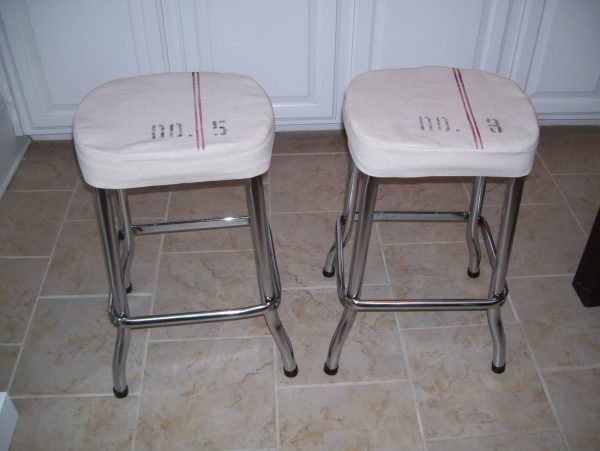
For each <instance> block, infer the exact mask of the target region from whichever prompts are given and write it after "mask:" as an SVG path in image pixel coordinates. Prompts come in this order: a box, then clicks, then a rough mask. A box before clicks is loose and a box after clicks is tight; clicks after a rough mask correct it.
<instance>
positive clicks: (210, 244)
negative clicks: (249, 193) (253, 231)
mask: <svg viewBox="0 0 600 451" xmlns="http://www.w3.org/2000/svg"><path fill="white" fill-rule="evenodd" d="M265 196H268V188H267V187H265ZM247 214H248V206H247V204H246V190H245V187H244V184H243V182H222V183H209V184H205V185H204V186H203V187H202V188H197V187H196V185H185V186H184V188H183V189H181V188H180V189H177V190H174V191H173V192H172V194H171V201H170V204H169V218H168V219H169V221H185V220H190V219H200V218H210V217H225V216H241V215H247ZM244 249H252V240H251V239H250V229H249V228H248V227H234V228H230V229H221V230H200V231H194V232H184V233H172V234H166V235H165V242H164V247H163V250H164V251H165V252H189V251H220V250H244Z"/></svg>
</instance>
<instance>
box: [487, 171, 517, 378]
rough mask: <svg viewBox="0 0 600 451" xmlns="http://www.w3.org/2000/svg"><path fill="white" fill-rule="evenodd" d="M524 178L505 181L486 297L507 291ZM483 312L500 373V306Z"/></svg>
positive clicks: (502, 339)
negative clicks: (497, 238)
mask: <svg viewBox="0 0 600 451" xmlns="http://www.w3.org/2000/svg"><path fill="white" fill-rule="evenodd" d="M524 181H525V178H524V177H520V178H513V179H509V180H508V182H507V186H506V194H505V197H504V206H503V208H502V218H501V223H500V234H499V240H498V250H497V255H496V265H495V266H494V270H493V273H492V281H491V283H490V291H489V297H490V298H491V297H494V298H496V299H500V298H506V295H507V294H508V290H507V288H506V273H507V271H508V261H509V259H510V251H511V248H512V243H513V240H514V235H515V228H516V226H517V216H518V213H519V206H520V204H521V196H522V194H523V184H524ZM487 315H488V324H489V326H490V331H491V334H492V342H493V346H494V351H493V352H494V354H493V359H492V371H494V372H495V373H502V372H503V371H504V370H505V369H506V338H505V336H504V327H503V326H502V316H501V314H500V306H498V307H494V308H491V309H489V310H488V311H487Z"/></svg>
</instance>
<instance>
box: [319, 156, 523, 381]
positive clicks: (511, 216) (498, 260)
mask: <svg viewBox="0 0 600 451" xmlns="http://www.w3.org/2000/svg"><path fill="white" fill-rule="evenodd" d="M524 180H525V177H516V178H507V179H506V192H505V197H504V204H503V208H502V215H501V222H500V232H499V239H498V247H496V244H495V242H494V239H493V236H492V233H491V229H490V226H489V224H488V222H487V221H486V220H485V218H484V217H483V216H482V215H481V209H482V206H483V198H484V194H485V186H486V177H475V180H474V183H473V188H472V194H471V201H470V206H469V211H465V212H460V211H459V212H448V211H446V212H413V211H375V199H376V197H377V187H378V179H377V178H376V177H371V176H368V175H366V174H364V173H362V172H361V171H360V170H359V169H358V168H357V167H356V165H355V164H354V162H353V161H352V159H350V162H349V165H348V176H347V185H346V194H345V199H344V207H343V211H342V214H341V215H340V216H339V217H338V219H337V221H336V227H335V241H334V243H333V245H332V246H331V248H330V250H329V253H328V254H327V257H326V260H325V265H324V267H323V275H324V276H326V277H332V276H333V275H334V274H336V275H337V278H336V282H337V293H338V298H339V300H340V302H341V304H342V305H343V306H344V312H343V314H342V317H341V319H340V321H339V323H338V326H337V328H336V330H335V333H334V335H333V337H332V339H331V343H330V346H329V352H328V355H327V360H326V362H325V366H324V371H325V373H327V374H329V375H335V374H336V373H337V371H338V368H339V359H340V354H341V352H342V347H343V345H344V342H345V341H346V338H347V337H348V334H349V333H350V330H351V329H352V325H353V323H354V320H355V318H356V314H357V313H358V312H372V311H379V312H381V311H393V312H396V311H398V312H400V311H428V310H429V311H431V310H486V311H487V318H488V324H489V327H490V331H491V335H492V342H493V357H492V371H494V372H495V373H502V372H503V371H504V370H505V368H506V338H505V335H504V327H503V325H502V316H501V307H502V306H503V305H504V303H505V302H506V297H507V295H508V287H507V285H506V274H507V270H508V262H509V259H510V253H511V248H512V243H513V239H514V235H515V228H516V223H517V216H518V212H519V206H520V202H521V196H522V193H523V185H524ZM359 186H361V187H362V188H361V189H360V199H359V200H358V202H357V196H358V194H359ZM357 204H358V205H359V208H357ZM373 221H399V222H402V221H445V222H466V223H467V230H466V239H467V240H466V241H467V248H468V251H469V265H468V269H467V274H468V275H469V277H471V278H475V277H478V276H479V265H480V261H481V249H480V245H479V233H478V231H480V232H481V236H482V238H483V241H484V243H485V247H486V251H487V253H488V256H489V260H490V262H491V266H492V276H491V281H490V287H489V292H488V297H487V298H483V299H468V298H467V299H391V300H388V299H371V300H362V299H360V294H361V289H362V283H363V277H364V271H365V264H366V260H367V251H368V248H369V237H370V234H371V227H372V223H373ZM354 222H357V231H356V235H355V239H354V249H353V253H352V260H351V265H350V275H349V279H348V285H346V275H345V268H344V247H345V246H346V244H347V243H348V241H349V240H350V237H351V235H352V229H353V225H354Z"/></svg>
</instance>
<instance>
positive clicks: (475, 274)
mask: <svg viewBox="0 0 600 451" xmlns="http://www.w3.org/2000/svg"><path fill="white" fill-rule="evenodd" d="M467 276H469V277H470V278H471V279H477V278H478V277H479V270H478V271H477V272H471V270H470V269H468V268H467Z"/></svg>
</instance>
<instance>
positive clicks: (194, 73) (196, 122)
mask: <svg viewBox="0 0 600 451" xmlns="http://www.w3.org/2000/svg"><path fill="white" fill-rule="evenodd" d="M192 89H193V90H194V126H195V127H196V149H197V150H200V134H199V133H198V94H197V92H198V88H197V84H196V72H192Z"/></svg>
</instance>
